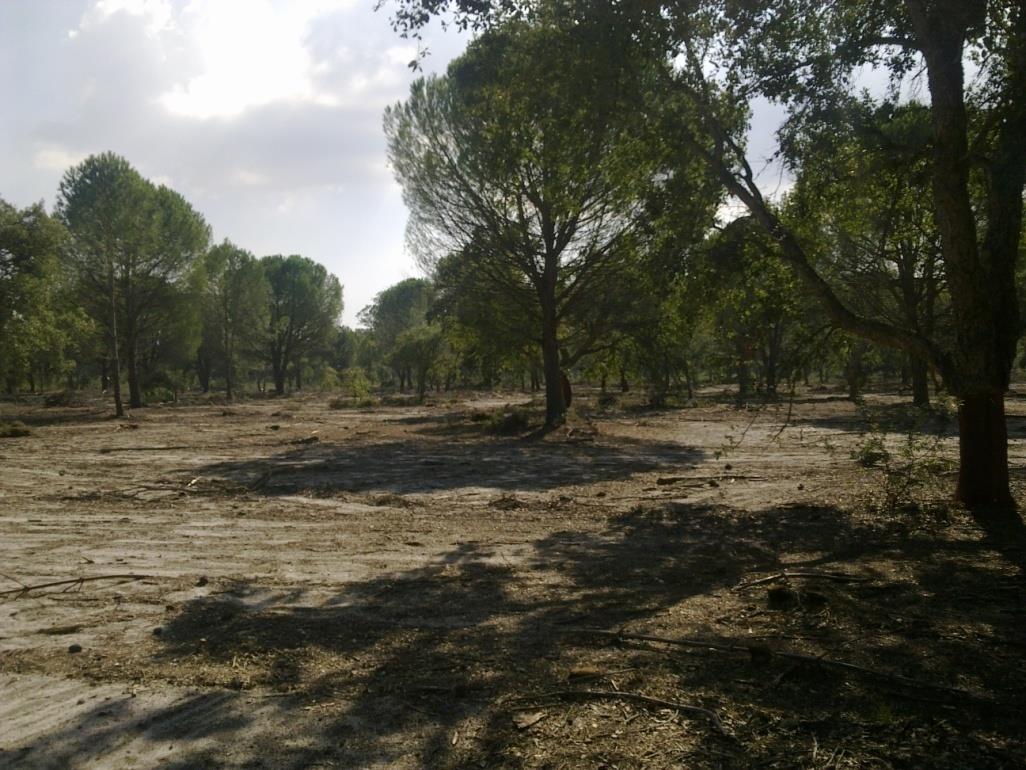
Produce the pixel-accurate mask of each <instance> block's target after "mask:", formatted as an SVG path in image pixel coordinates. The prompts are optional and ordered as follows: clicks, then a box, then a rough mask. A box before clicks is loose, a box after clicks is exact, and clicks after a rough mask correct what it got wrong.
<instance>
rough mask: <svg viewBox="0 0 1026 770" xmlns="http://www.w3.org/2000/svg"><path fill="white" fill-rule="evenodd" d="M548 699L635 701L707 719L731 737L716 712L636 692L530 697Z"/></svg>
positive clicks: (564, 692)
mask: <svg viewBox="0 0 1026 770" xmlns="http://www.w3.org/2000/svg"><path fill="white" fill-rule="evenodd" d="M546 698H558V699H571V698H582V699H606V700H620V701H633V702H635V703H644V704H646V705H649V706H658V707H659V708H664V709H672V710H674V711H682V712H684V713H687V714H698V715H700V716H703V717H705V718H706V719H708V720H709V721H710V722H712V724H713V726H714V727H715V728H716V729H717V730H718V731H719V732H721V733H723V734H724V735H730V733H729V732H728V731H727V728H726V727H724V726H723V722H721V721H720V718H719V716H717V715H716V712H714V711H710V710H709V709H707V708H702V707H701V706H692V705H690V704H687V703H678V702H676V701H672V700H663V699H662V698H652V697H649V696H648V695H642V694H640V693H636V692H622V691H620V690H553V691H551V692H541V693H537V694H536V695H533V696H531V697H530V700H531V701H537V700H544V699H546Z"/></svg>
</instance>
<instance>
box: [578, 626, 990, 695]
mask: <svg viewBox="0 0 1026 770" xmlns="http://www.w3.org/2000/svg"><path fill="white" fill-rule="evenodd" d="M569 630H570V631H576V632H581V633H587V634H595V635H596V636H609V637H613V638H615V639H620V640H623V641H635V640H636V641H643V642H660V643H662V644H669V645H673V646H675V647H696V648H699V649H706V650H716V651H719V652H747V653H748V654H749V655H751V656H752V658H753V659H757V660H768V659H770V658H781V659H783V660H794V661H798V662H800V663H810V664H812V665H817V666H825V667H827V668H837V669H841V670H844V671H854V672H856V673H859V674H865V675H867V676H871V677H875V678H877V679H881V680H883V681H889V682H894V683H897V684H901V685H905V686H906V687H918V688H921V689H927V690H936V691H939V692H947V693H951V694H953V695H961V696H963V697H968V698H972V699H974V700H986V698H983V697H982V696H979V695H976V694H975V693H972V692H969V691H968V690H963V689H961V688H959V687H948V686H947V685H943V684H934V683H933V682H924V681H922V680H919V679H913V678H911V677H907V676H902V675H901V674H891V673H889V672H887V671H880V670H878V669H874V668H867V667H865V666H859V665H857V664H855V663H848V662H847V661H843V660H834V659H832V658H825V657H821V656H816V655H805V654H803V653H800V652H786V651H783V650H773V649H771V648H769V647H767V646H765V645H761V644H759V645H753V644H750V643H748V642H746V641H745V640H743V639H730V640H728V641H727V642H726V643H724V642H713V641H708V640H703V639H684V638H680V639H671V638H669V637H665V636H653V635H651V634H632V633H628V632H626V631H608V630H606V629H599V628H574V629H569Z"/></svg>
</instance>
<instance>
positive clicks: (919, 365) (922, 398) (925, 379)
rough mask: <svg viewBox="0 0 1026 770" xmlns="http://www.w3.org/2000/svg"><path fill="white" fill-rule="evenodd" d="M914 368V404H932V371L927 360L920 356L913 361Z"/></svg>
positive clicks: (912, 367)
mask: <svg viewBox="0 0 1026 770" xmlns="http://www.w3.org/2000/svg"><path fill="white" fill-rule="evenodd" d="M911 369H912V404H913V406H922V407H928V406H929V405H930V373H929V371H928V369H927V366H926V362H925V361H921V360H919V359H918V358H913V359H912V361H911Z"/></svg>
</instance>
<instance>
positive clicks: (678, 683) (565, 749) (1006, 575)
mask: <svg viewBox="0 0 1026 770" xmlns="http://www.w3.org/2000/svg"><path fill="white" fill-rule="evenodd" d="M520 448H521V449H522V447H520ZM389 456H390V457H393V458H394V455H389ZM376 459H379V460H380V459H381V458H376ZM393 461H395V462H399V461H398V460H395V459H393ZM545 483H547V482H545ZM502 547H503V546H502V545H501V544H495V545H489V544H487V543H463V544H461V545H458V546H456V547H454V548H452V549H450V550H448V551H446V552H444V553H442V554H440V555H438V556H437V557H436V558H434V559H432V560H431V561H430V562H428V563H426V564H424V565H423V566H420V567H417V568H414V569H409V570H405V571H401V572H395V573H387V574H380V575H377V576H375V577H373V578H371V579H368V580H364V581H359V582H354V583H352V584H348V585H343V586H341V587H337V586H336V587H318V586H313V585H310V586H297V587H291V588H286V589H282V588H278V587H274V586H262V585H259V584H253V583H250V582H247V581H240V582H237V583H234V584H231V585H228V586H225V587H224V588H225V590H223V591H221V592H220V593H214V594H210V595H207V596H202V597H198V598H195V599H192V600H190V601H187V602H186V603H185V604H184V605H183V606H182V608H181V610H180V612H178V613H177V614H176V615H174V616H173V617H172V618H171V620H170V622H168V623H167V624H166V625H165V626H164V630H163V633H162V635H161V636H160V638H159V650H158V652H157V653H156V655H155V657H154V658H153V659H152V660H150V661H147V662H146V665H147V666H150V667H152V669H153V670H154V671H156V672H157V676H161V675H162V676H167V677H172V678H174V679H175V680H182V679H185V680H186V681H189V680H190V678H191V679H192V680H193V681H202V682H205V683H207V687H208V688H209V687H210V685H211V684H215V683H216V684H219V687H216V688H213V689H208V691H207V692H206V693H204V694H193V695H183V696H181V697H180V699H179V700H178V701H175V702H173V703H170V704H165V705H162V706H159V707H153V708H150V709H148V710H147V711H145V713H142V714H138V713H135V712H134V711H133V712H129V713H128V715H127V721H128V722H129V725H128V728H127V729H130V730H135V731H137V733H132V735H130V736H128V738H131V740H136V739H138V746H139V748H140V749H147V747H148V750H152V749H153V747H154V746H157V745H158V744H163V743H164V742H168V743H175V744H183V745H180V746H179V748H178V750H177V751H176V752H175V753H174V755H173V756H169V757H168V760H167V762H166V763H165V764H161V765H160V766H162V767H176V768H187V767H204V768H206V767H269V768H270V767H273V768H299V767H321V766H334V767H352V768H357V767H369V766H376V767H438V768H462V767H553V768H555V767H560V766H563V767H598V766H601V765H602V764H603V763H606V764H608V763H609V762H610V761H613V759H615V761H616V762H617V763H619V764H620V765H624V766H628V767H636V766H642V765H645V764H648V762H647V761H646V760H645V759H643V757H644V756H646V752H651V753H652V757H655V758H657V759H658V760H659V761H660V762H663V763H664V764H679V763H683V764H684V765H685V766H688V767H696V768H703V767H710V768H711V767H738V768H741V767H751V766H756V765H760V766H772V765H774V764H776V765H780V764H781V762H782V761H783V758H785V757H786V758H790V759H788V760H787V761H786V762H784V765H785V766H796V765H800V766H804V765H803V763H805V761H806V759H807V758H808V756H809V754H808V752H809V751H810V747H812V746H814V745H816V746H824V747H829V748H828V749H827V753H828V755H829V751H831V750H833V748H834V747H838V746H844V747H845V751H846V753H847V754H848V755H849V756H850V757H852V760H853V761H856V762H857V761H860V760H865V761H866V762H868V763H869V764H872V763H871V762H870V761H869V760H870V758H872V757H874V756H880V755H881V754H882V755H885V756H886V755H891V756H894V754H893V753H892V751H893V752H897V751H899V750H900V752H901V756H903V757H905V760H903V761H900V762H896V763H895V764H893V765H892V766H894V767H908V768H912V767H924V766H930V767H951V768H955V767H974V768H984V767H1013V766H1021V762H1022V761H1023V760H1026V748H1024V746H1023V743H1022V741H1021V719H1022V717H1023V707H1024V706H1026V700H1024V698H1023V692H1024V687H1026V670H1024V668H1023V666H1022V663H1021V648H1017V646H1016V645H1026V638H1023V635H1022V630H1023V625H1022V622H1021V618H1022V616H1021V615H1017V614H1015V612H1020V613H1021V612H1023V611H1024V610H1026V606H1024V605H1023V601H1022V595H1023V594H1022V592H1021V586H1020V585H1019V583H1016V582H1015V581H1016V580H1019V579H1020V577H1021V575H1016V574H1014V573H1013V572H1011V571H1010V570H1009V565H1007V564H1005V563H1003V562H1000V561H997V562H996V561H994V560H993V559H991V558H989V557H990V556H991V555H992V551H991V546H990V545H989V544H988V542H987V541H986V540H981V539H980V538H979V536H978V532H977V531H976V530H974V529H972V528H971V527H970V526H969V525H968V522H961V523H956V524H955V525H952V527H951V528H948V529H944V530H938V531H936V532H930V531H925V530H921V529H913V528H910V527H908V526H907V525H904V524H903V523H901V522H885V523H880V522H871V521H868V520H866V519H865V518H864V517H858V516H853V515H850V514H848V513H846V512H845V511H843V510H840V509H838V508H835V507H830V506H823V507H817V506H793V507H785V508H774V509H766V510H761V511H757V512H743V511H733V510H729V509H725V508H721V507H716V506H709V505H698V504H695V505H692V504H688V503H684V502H670V503H664V504H659V505H641V506H637V507H635V508H633V509H631V510H630V511H626V512H620V513H616V514H614V515H612V516H610V517H609V518H608V520H607V521H606V524H605V526H604V527H600V528H598V529H596V530H593V531H577V530H574V529H564V530H560V531H555V532H552V533H550V534H548V535H546V536H544V537H542V538H540V539H538V540H536V541H534V542H528V543H525V544H523V551H522V552H521V553H520V554H519V555H518V556H517V558H516V561H515V562H511V561H509V559H508V558H506V556H505V555H504V553H503V552H502V551H501V549H502ZM785 567H786V568H787V569H790V570H801V569H803V568H804V569H816V568H818V569H825V570H841V571H845V572H849V573H852V574H858V575H861V576H862V577H864V578H868V579H869V582H866V583H850V584H849V583H840V582H831V581H823V582H809V583H803V582H801V581H798V582H796V583H794V584H792V585H791V586H787V585H784V586H780V585H777V584H769V585H762V586H757V587H754V588H750V589H747V590H740V589H738V586H739V584H741V583H742V581H744V580H746V579H749V578H751V577H752V576H753V575H760V574H763V573H773V572H778V571H780V570H781V569H783V568H785ZM780 588H782V589H784V590H785V591H789V592H790V593H791V594H793V596H794V603H793V604H789V605H787V606H780V604H779V602H776V600H775V599H774V598H773V597H774V596H775V594H774V593H773V591H774V589H780ZM1006 588H1007V589H1008V590H1005V589H1006ZM813 600H815V601H813ZM584 627H588V628H599V629H609V630H615V629H620V628H623V627H628V628H630V629H632V630H637V631H643V632H647V633H653V634H661V635H666V636H677V635H684V636H689V637H700V638H705V639H718V638H728V639H737V638H741V639H743V640H746V641H745V644H747V643H748V642H747V640H752V641H753V642H754V641H758V642H759V643H766V644H773V645H778V646H780V647H783V648H785V649H799V650H807V651H808V652H809V653H811V654H816V655H827V656H829V657H832V658H837V659H843V660H849V661H853V662H857V663H860V664H862V665H865V666H869V667H873V668H877V669H880V670H882V671H889V672H894V673H898V674H901V675H903V676H907V677H913V678H918V679H922V680H928V681H933V682H936V683H938V684H940V685H945V686H949V687H959V688H970V689H972V690H974V691H976V692H979V693H980V698H979V699H976V700H974V699H968V700H967V699H966V698H964V697H963V696H959V695H952V694H951V693H945V692H944V691H941V690H936V691H934V690H929V689H927V690H918V689H915V688H911V689H909V688H904V687H901V686H898V685H896V684H895V683H894V682H893V681H892V682H887V681H886V680H884V681H883V682H879V681H875V680H873V679H872V678H867V677H863V676H858V675H851V674H845V673H839V672H837V671H836V670H831V669H824V668H820V667H816V666H794V665H791V664H789V663H788V662H787V661H775V660H773V659H768V660H761V659H757V658H756V656H755V655H754V653H752V654H751V655H749V654H748V652H747V648H746V647H745V646H742V647H741V648H739V649H740V652H741V654H740V655H736V654H720V653H712V652H707V651H702V650H691V651H668V650H666V649H658V650H652V649H646V648H644V647H643V646H637V645H634V646H632V645H629V644H628V645H616V644H613V645H609V644H608V643H606V642H605V641H603V640H602V639H601V638H595V637H594V636H589V635H588V634H587V633H586V632H584V631H582V629H583V628H584ZM767 634H768V636H767ZM981 634H984V635H985V636H981ZM981 648H986V650H987V654H985V655H983V654H980V651H981ZM580 671H584V672H585V674H584V676H590V677H597V681H598V683H599V684H598V685H596V686H598V687H600V688H602V689H610V688H613V689H615V688H621V689H623V690H627V691H635V692H646V693H650V694H657V695H665V696H666V697H672V698H673V699H677V700H684V701H686V702H689V703H694V704H696V705H701V706H704V707H707V708H712V709H715V710H716V711H717V712H718V713H719V714H720V715H721V716H722V718H723V719H724V720H725V721H727V722H728V724H729V725H730V726H731V729H732V731H733V737H732V738H728V737H725V736H722V735H720V734H718V733H716V732H715V731H714V730H712V729H710V726H709V724H708V723H707V722H704V721H703V720H701V719H693V720H687V724H686V726H682V725H680V724H679V723H676V722H675V721H674V720H673V719H671V720H670V721H669V722H667V721H666V715H665V714H664V715H662V716H660V715H659V714H658V713H655V712H652V711H647V710H645V709H633V710H632V711H631V712H630V713H632V714H634V715H635V716H632V717H631V719H632V720H636V723H637V726H638V728H637V731H635V732H633V733H630V735H629V736H627V737H624V736H623V735H620V734H619V732H618V730H619V729H620V727H619V726H621V725H622V724H623V722H624V719H625V716H626V715H627V712H625V711H624V710H623V709H624V707H623V706H622V705H617V704H615V703H603V702H599V703H591V704H589V703H585V704H577V703H573V702H562V701H560V700H559V699H558V698H557V699H555V700H553V699H552V698H551V697H542V698H540V702H541V703H543V704H545V705H542V706H541V707H540V708H541V709H542V710H543V714H544V715H546V720H545V722H544V724H542V726H541V727H539V728H538V729H536V730H535V729H526V730H525V729H521V728H520V727H518V726H517V724H516V723H515V722H514V721H513V719H512V717H513V715H515V714H516V713H518V710H524V709H527V710H528V711H530V712H533V711H534V710H535V709H537V708H539V707H538V706H536V705H534V704H536V703H538V702H539V698H538V697H537V696H536V695H534V694H538V693H547V692H551V691H553V690H562V689H576V688H580V687H581V686H585V687H586V686H588V683H589V682H590V683H591V684H592V685H594V683H595V681H596V680H595V679H584V680H583V681H584V684H583V685H582V684H581V682H582V680H581V679H575V678H574V677H575V676H581V675H580V674H575V673H574V672H580ZM588 672H591V673H588ZM594 672H598V673H597V674H596V673H594ZM226 688H227V689H226ZM988 699H993V701H994V702H995V705H994V706H993V707H988V706H983V705H981V703H982V704H986V703H988V702H989V701H988ZM125 721H126V720H121V722H120V724H121V727H120V728H114V727H112V726H102V725H97V726H95V727H93V726H92V725H93V721H92V718H91V717H87V718H85V719H83V720H82V721H81V723H80V725H82V726H80V727H76V728H71V729H69V730H66V731H58V732H56V733H53V734H47V735H44V736H42V737H40V738H38V739H37V740H35V741H34V742H32V744H31V745H30V746H29V747H28V750H27V751H25V752H22V753H20V754H19V757H18V759H19V761H20V762H21V763H22V764H19V765H18V766H19V767H21V766H24V767H56V766H60V767H67V768H70V769H72V770H74V769H75V768H79V767H85V766H87V765H88V763H89V762H95V761H97V760H98V759H102V757H103V756H104V754H105V753H106V752H109V753H112V754H113V753H115V752H117V751H119V750H121V749H122V748H124V745H125V741H126V740H127V739H128V738H126V736H125V732H124V731H125V729H126V726H125ZM632 723H633V722H632ZM660 725H661V726H660ZM667 725H669V727H667ZM83 730H84V732H83ZM631 736H633V737H631ZM646 736H648V737H646ZM539 738H540V739H541V740H542V743H540V744H539V743H538V742H537V741H538V739H539ZM211 739H216V741H217V742H216V743H215V744H211V742H210V741H211ZM132 745H133V746H135V745H136V744H134V743H133V744H132ZM75 746H77V747H79V750H81V748H82V746H88V747H89V751H88V752H86V753H82V754H76V753H75V751H74V750H73V748H74V747H75ZM539 746H540V747H541V748H539ZM682 757H687V759H682ZM940 757H944V758H946V759H945V760H944V761H942V762H939V761H938V758H940ZM611 758H613V759H611ZM0 762H2V759H0ZM48 762H49V764H47V763H48ZM33 763H34V764H33ZM89 766H91V765H89Z"/></svg>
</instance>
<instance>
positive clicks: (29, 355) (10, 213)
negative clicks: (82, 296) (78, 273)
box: [0, 199, 88, 392]
mask: <svg viewBox="0 0 1026 770" xmlns="http://www.w3.org/2000/svg"><path fill="white" fill-rule="evenodd" d="M65 238H66V232H65V230H64V228H63V227H62V226H61V224H60V223H59V222H58V221H56V220H55V219H53V218H52V217H50V216H49V215H48V214H47V213H46V210H45V209H44V208H43V205H42V204H41V203H37V204H35V205H32V206H29V207H27V208H24V209H20V210H19V209H17V208H15V207H14V206H12V205H10V204H9V203H7V202H6V201H4V200H2V199H0V381H2V382H3V385H4V387H5V389H6V390H7V391H8V392H13V391H15V390H17V389H18V388H19V387H21V386H22V385H23V384H24V383H26V382H27V383H28V385H29V388H30V389H32V390H35V389H36V387H37V386H42V385H46V384H47V383H48V382H49V381H50V380H51V379H52V378H53V377H55V376H59V375H64V374H66V373H68V372H69V371H70V369H71V367H72V366H73V362H71V361H70V360H68V353H69V351H70V349H71V347H72V346H73V345H74V343H75V342H77V341H78V338H79V337H80V336H81V335H83V334H85V333H86V328H87V326H88V324H87V322H86V320H85V319H84V317H83V315H82V313H81V312H80V311H79V309H78V308H77V307H75V306H74V305H73V304H72V303H69V302H68V301H67V297H66V296H65V295H66V294H67V289H68V282H67V281H65V280H64V279H63V276H62V274H61V271H60V251H61V248H62V247H63V244H64V241H65Z"/></svg>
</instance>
